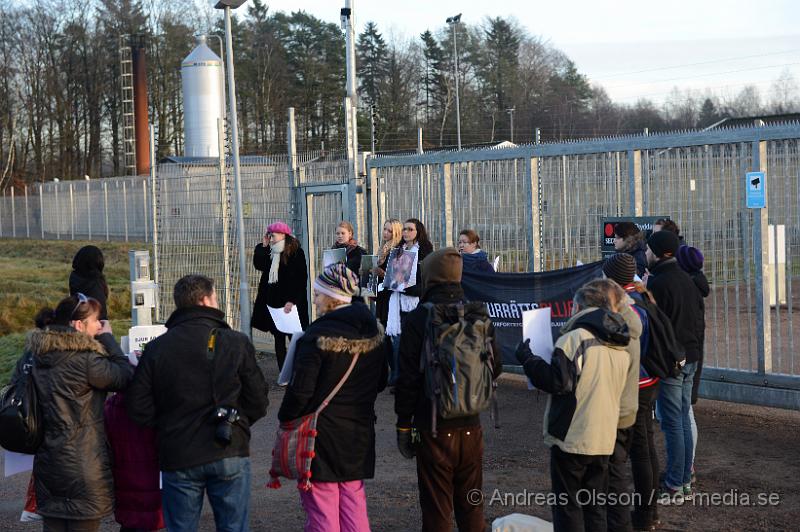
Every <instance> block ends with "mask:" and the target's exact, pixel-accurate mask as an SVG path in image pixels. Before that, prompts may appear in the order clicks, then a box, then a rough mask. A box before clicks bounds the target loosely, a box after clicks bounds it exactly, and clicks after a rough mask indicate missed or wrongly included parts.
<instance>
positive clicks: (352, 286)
mask: <svg viewBox="0 0 800 532" xmlns="http://www.w3.org/2000/svg"><path fill="white" fill-rule="evenodd" d="M357 290H358V277H357V276H356V274H355V273H353V272H352V271H351V270H350V269H349V268H347V266H345V265H344V264H342V263H338V264H331V265H330V266H328V267H327V268H325V270H324V271H323V272H322V273H321V274H320V275H319V276H318V277H317V278H316V279H315V280H314V281H313V284H312V292H313V294H314V305H315V307H316V310H317V316H318V317H317V319H316V320H315V321H314V322H313V323H311V325H309V327H308V329H306V331H305V332H304V333H303V335H302V336H301V337H300V338H299V339H298V340H297V344H296V351H295V355H294V364H293V365H292V368H293V369H292V377H291V381H290V383H289V385H288V387H287V388H286V394H285V395H284V397H283V402H282V403H281V407H280V410H279V411H278V420H279V421H280V422H281V423H284V422H287V421H291V420H293V419H297V418H299V417H302V416H305V415H308V414H311V413H312V412H314V411H316V410H317V408H319V407H320V405H321V404H322V402H323V401H324V400H325V399H326V397H327V396H328V394H329V393H330V392H331V391H332V390H333V389H334V388H335V387H336V385H337V384H338V383H339V382H340V381H341V380H342V378H343V377H344V376H345V374H346V373H347V371H348V369H349V368H350V367H351V364H352V363H353V361H354V360H355V364H354V365H352V371H351V372H350V374H349V376H348V377H347V378H346V379H345V380H344V384H343V385H342V386H341V388H340V389H339V391H338V392H337V393H336V394H335V395H334V396H333V398H332V399H331V400H330V403H328V405H327V407H325V408H324V409H323V410H322V411H321V412H320V414H319V418H318V420H317V427H316V428H317V431H318V435H317V439H316V444H315V448H314V452H315V453H316V456H315V457H314V459H313V460H312V461H311V489H310V490H299V492H300V501H301V504H302V506H303V509H304V510H305V512H306V523H305V530H306V531H315V532H316V531H319V532H322V531H328V530H339V528H340V526H339V523H340V522H341V523H349V527H348V528H347V529H348V530H369V529H370V526H369V519H368V516H367V497H366V491H365V489H364V479H368V478H373V477H374V476H375V419H376V417H375V399H376V398H377V396H378V393H380V392H381V391H382V390H383V389H384V388H385V387H386V382H387V378H388V373H389V371H388V368H387V365H386V357H387V356H388V353H389V351H391V344H390V343H389V340H388V339H387V337H386V335H385V334H384V330H383V326H381V325H380V324H379V323H378V322H377V321H376V320H375V317H374V316H373V315H372V313H371V312H370V310H369V308H367V306H366V305H364V304H363V303H361V302H359V301H356V300H354V299H353V296H354V295H355V294H356V293H357ZM355 357H357V358H355Z"/></svg>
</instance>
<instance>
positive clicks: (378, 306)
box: [375, 255, 392, 329]
mask: <svg viewBox="0 0 800 532" xmlns="http://www.w3.org/2000/svg"><path fill="white" fill-rule="evenodd" d="M388 264H389V255H386V258H385V259H384V260H383V262H382V263H380V264H378V268H380V269H381V270H383V271H386V267H387V266H388ZM383 280H384V278H383V277H380V278H379V279H378V281H379V282H383ZM391 297H392V291H391V290H389V289H388V288H384V289H383V290H380V291H378V293H377V295H376V297H375V317H376V318H378V322H379V323H380V324H381V325H383V327H384V329H385V328H386V324H387V322H388V321H389V298H391Z"/></svg>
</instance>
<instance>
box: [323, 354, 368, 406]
mask: <svg viewBox="0 0 800 532" xmlns="http://www.w3.org/2000/svg"><path fill="white" fill-rule="evenodd" d="M360 355H361V353H358V354H356V356H354V357H353V361H352V362H350V367H349V368H347V371H346V372H345V374H344V376H343V377H342V379H341V380H340V381H339V384H337V385H336V387H335V388H334V389H333V390H331V393H329V394H328V397H326V398H325V400H324V401H322V404H321V405H319V408H317V410H316V411H315V412H314V413H315V414H317V415H319V413H320V412H322V411H323V410H324V409H325V407H326V406H328V403H330V402H331V399H333V397H334V396H335V395H336V394H337V393H339V390H340V389H341V388H342V386H344V383H345V381H346V380H347V378H348V377H350V374H351V373H352V372H353V368H354V367H356V362H358V357H359V356H360Z"/></svg>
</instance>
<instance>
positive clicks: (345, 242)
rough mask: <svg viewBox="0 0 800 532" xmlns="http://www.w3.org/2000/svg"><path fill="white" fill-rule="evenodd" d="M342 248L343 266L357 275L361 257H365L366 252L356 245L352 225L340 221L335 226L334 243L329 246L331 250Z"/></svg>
mask: <svg viewBox="0 0 800 532" xmlns="http://www.w3.org/2000/svg"><path fill="white" fill-rule="evenodd" d="M342 248H344V249H345V250H346V251H345V253H346V255H345V256H346V257H347V259H346V261H345V264H346V265H347V267H348V268H350V269H351V270H352V271H353V273H355V274H356V275H358V274H359V273H360V270H361V257H362V256H364V255H366V253H367V251H366V250H365V249H364V248H362V247H361V246H359V245H358V241H357V240H356V239H355V237H354V235H353V224H351V223H350V222H348V221H346V220H342V221H341V222H339V225H337V226H336V242H335V243H334V244H333V246H331V249H342Z"/></svg>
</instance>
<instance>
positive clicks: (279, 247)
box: [268, 240, 286, 284]
mask: <svg viewBox="0 0 800 532" xmlns="http://www.w3.org/2000/svg"><path fill="white" fill-rule="evenodd" d="M285 245H286V240H281V241H280V242H275V243H274V244H270V246H269V249H270V260H271V261H272V262H270V265H269V278H268V281H269V284H275V283H277V282H278V266H280V262H281V253H283V248H284V246H285Z"/></svg>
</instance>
